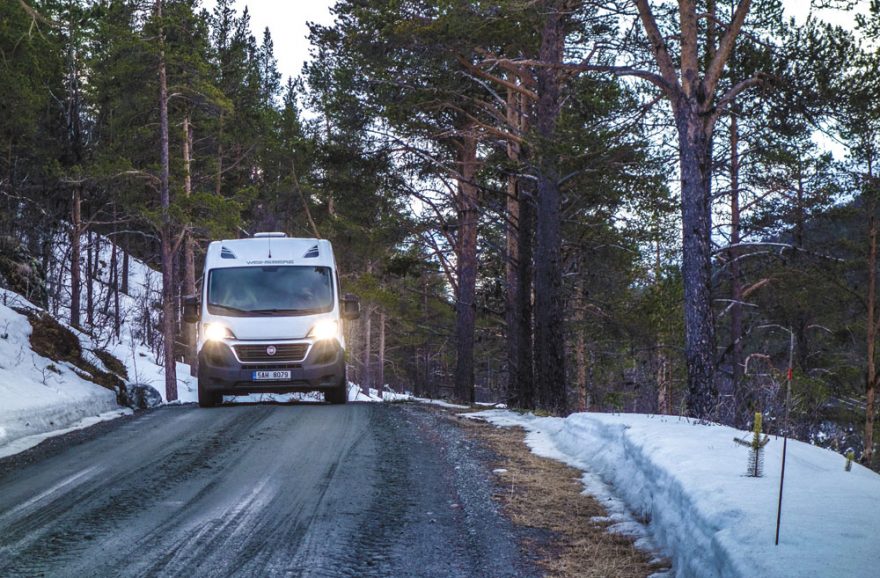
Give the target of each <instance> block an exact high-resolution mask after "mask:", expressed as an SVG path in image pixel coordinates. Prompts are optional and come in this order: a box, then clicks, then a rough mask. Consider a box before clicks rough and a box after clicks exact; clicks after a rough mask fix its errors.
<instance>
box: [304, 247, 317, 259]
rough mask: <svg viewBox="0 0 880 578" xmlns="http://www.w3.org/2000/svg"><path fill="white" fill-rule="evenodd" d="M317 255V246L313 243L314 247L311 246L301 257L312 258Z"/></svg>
mask: <svg viewBox="0 0 880 578" xmlns="http://www.w3.org/2000/svg"><path fill="white" fill-rule="evenodd" d="M317 256H318V246H317V245H315V246H314V247H312V248H311V249H309V250H308V251H306V254H305V255H303V259H314V258H315V257H317Z"/></svg>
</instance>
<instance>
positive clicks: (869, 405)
mask: <svg viewBox="0 0 880 578" xmlns="http://www.w3.org/2000/svg"><path fill="white" fill-rule="evenodd" d="M869 210H870V211H871V214H870V215H869V216H868V243H869V251H868V300H867V301H868V303H867V305H868V312H867V343H866V345H867V349H868V351H867V362H868V363H867V365H868V367H867V375H866V379H865V396H866V403H865V453H864V454H863V456H862V461H863V462H864V463H865V464H866V465H868V466H870V465H871V460H872V458H873V453H874V384H875V383H876V382H877V364H876V353H875V352H876V345H877V343H876V342H877V318H876V317H877V316H876V308H877V218H876V215H875V211H876V204H875V202H874V201H871V203H870V205H869Z"/></svg>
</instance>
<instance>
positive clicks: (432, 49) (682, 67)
mask: <svg viewBox="0 0 880 578" xmlns="http://www.w3.org/2000/svg"><path fill="white" fill-rule="evenodd" d="M822 4H825V5H829V4H832V5H833V4H835V3H834V2H828V1H826V2H823V3H822ZM839 4H840V5H841V6H840V7H843V8H845V7H846V4H847V3H845V2H841V3H839ZM333 10H334V14H335V23H334V24H333V25H331V26H318V25H313V26H311V34H310V40H311V43H312V55H313V58H312V60H311V61H310V62H309V63H308V64H307V65H306V66H305V68H304V69H303V71H302V74H301V75H300V76H299V77H297V78H282V77H281V75H280V74H279V72H278V69H277V66H276V55H275V53H274V49H273V42H272V36H271V34H270V32H269V30H268V29H267V30H265V31H261V32H260V33H259V34H258V35H256V36H255V35H254V33H253V32H252V30H251V26H250V20H249V16H248V12H247V9H246V8H245V7H244V6H243V5H241V6H237V5H235V3H234V2H233V1H231V0H219V1H218V2H217V3H216V5H214V6H213V7H212V8H211V9H210V10H206V9H205V8H203V7H202V6H201V5H200V4H199V2H198V1H196V0H165V1H162V0H156V1H153V0H151V1H149V2H147V1H139V0H92V1H90V0H29V1H23V0H2V1H0V87H2V93H0V202H2V212H0V234H2V243H0V245H2V256H0V272H2V274H3V278H4V282H5V284H6V285H7V286H9V287H11V288H13V289H15V290H17V291H19V292H22V293H25V294H26V295H27V296H28V297H30V298H31V299H32V300H34V301H36V302H38V303H40V304H41V305H43V306H46V307H48V308H50V309H51V310H52V311H54V312H56V313H59V315H63V316H64V317H65V318H66V320H67V321H69V322H70V324H71V325H73V326H75V327H78V328H80V329H82V330H83V331H86V332H89V331H93V330H94V328H95V327H96V325H98V324H104V325H106V324H115V331H116V333H117V334H119V333H120V331H122V329H123V328H120V324H121V321H120V316H119V311H118V299H116V300H115V303H116V305H115V307H116V310H115V314H114V298H113V296H114V294H115V295H117V296H118V295H119V293H120V292H122V293H125V292H127V283H128V259H129V258H130V257H131V256H134V257H137V258H139V259H142V260H144V261H146V262H147V263H149V264H151V265H152V266H154V267H155V268H156V269H157V270H160V271H161V272H162V275H163V278H164V283H163V286H162V287H161V288H157V289H156V295H155V300H154V301H153V302H152V304H151V307H153V308H154V309H155V310H156V311H158V312H159V314H158V315H156V316H155V317H154V316H151V315H149V314H146V315H144V317H143V319H142V320H140V321H137V320H132V321H128V322H129V323H140V325H141V326H140V327H139V332H138V335H139V336H140V338H141V339H142V340H144V342H145V343H146V342H148V343H149V344H151V345H153V346H154V348H155V350H156V351H157V353H158V354H159V356H160V359H167V358H168V357H169V356H174V357H176V358H178V359H181V360H187V361H190V362H192V360H193V351H192V349H193V343H194V331H195V328H194V326H189V325H186V324H183V323H182V322H181V321H180V309H181V300H182V297H183V296H185V295H189V294H195V293H196V292H197V291H196V287H198V283H199V278H200V275H201V271H200V268H201V261H202V257H203V251H204V248H205V247H206V246H207V243H208V242H209V241H210V240H213V239H218V238H237V237H244V236H247V235H248V234H251V233H254V232H257V231H275V230H277V231H284V232H286V233H287V234H289V235H291V236H308V237H311V236H320V237H322V238H327V239H330V240H331V241H332V242H333V244H334V247H335V252H336V256H337V260H338V262H339V266H340V270H341V274H342V282H343V286H344V289H345V291H347V292H352V293H355V294H357V295H358V296H359V297H360V299H361V302H362V307H363V312H362V316H361V319H360V320H359V321H357V322H352V323H349V324H348V325H347V328H346V331H347V335H348V342H349V362H350V370H349V376H350V378H351V379H352V380H353V381H355V382H357V383H360V384H361V385H362V386H365V387H366V386H370V387H381V386H383V385H385V384H387V386H389V387H391V388H393V389H395V390H407V391H412V392H413V393H415V394H416V395H420V396H431V397H439V396H443V397H449V398H453V399H457V400H460V401H500V402H505V403H508V404H510V405H511V406H514V407H519V408H524V409H538V410H543V411H547V412H550V413H555V414H565V413H568V412H571V411H578V410H587V409H588V410H600V411H632V412H659V413H674V414H690V415H693V416H695V417H697V418H700V419H710V420H714V421H721V422H724V423H729V424H734V425H737V426H747V425H748V424H749V423H750V420H751V419H752V417H751V416H753V415H754V412H755V411H761V412H764V414H765V419H764V422H765V424H769V428H770V430H771V431H779V430H780V428H782V427H784V426H783V423H782V419H783V415H784V413H785V411H784V408H785V405H786V398H787V394H786V392H787V387H788V385H789V377H790V378H791V379H790V385H791V398H790V400H789V408H790V412H791V419H792V424H791V426H790V427H791V429H792V431H793V432H794V433H795V435H797V436H798V437H800V438H802V439H809V440H812V441H814V442H816V443H822V444H823V445H828V446H832V447H835V448H836V449H838V450H839V451H845V450H846V449H848V448H853V449H855V450H856V452H857V453H858V454H859V455H860V456H861V457H862V459H863V460H864V461H866V462H868V463H871V462H872V459H873V455H872V453H873V452H872V449H873V431H874V423H873V416H874V413H875V407H874V397H873V396H874V394H873V391H874V387H875V384H876V381H877V379H878V376H877V370H876V367H875V364H876V341H877V330H878V326H880V312H878V307H877V304H876V293H877V287H876V285H877V283H876V278H877V226H878V225H877V216H878V211H877V201H878V187H877V176H876V175H875V173H876V172H877V168H876V166H875V165H876V154H875V153H876V152H877V150H878V148H877V147H878V144H880V108H878V103H880V99H878V94H880V77H878V62H880V58H878V53H877V52H876V51H875V49H874V48H873V47H874V46H876V44H877V40H878V36H880V12H878V5H877V4H876V3H872V5H871V10H870V11H869V13H868V15H867V16H864V17H859V18H858V19H856V18H855V17H853V25H852V26H851V27H850V28H849V29H846V30H845V29H841V28H836V27H833V26H830V25H828V24H825V23H823V22H822V21H821V20H818V19H815V18H809V19H808V20H806V21H805V22H802V23H796V22H794V21H793V20H789V19H787V18H786V17H785V16H784V14H783V10H782V6H781V4H780V2H778V1H774V0H755V1H751V2H749V1H745V0H740V1H732V0H731V1H723V0H718V1H715V0H700V1H688V0H682V1H681V2H678V3H670V2H647V1H645V0H634V1H626V0H619V1H614V0H609V1H588V0H583V1H574V0H546V1H527V0H503V1H497V2H481V1H475V2H464V1H457V0H443V1H438V0H371V1H360V0H340V1H339V2H337V4H336V6H335V7H334V9H333ZM819 143H830V145H829V146H830V147H831V149H833V150H835V151H837V156H836V157H835V156H832V154H831V152H830V149H829V146H821V145H820V144H819ZM108 242H110V243H112V252H111V258H110V261H109V262H100V261H101V260H102V259H103V257H102V255H106V250H105V251H104V252H103V253H102V252H101V251H102V250H101V244H102V243H105V244H106V243H108ZM105 249H106V247H105ZM99 262H100V263H99ZM23 266H26V267H27V268H29V269H28V271H27V272H26V274H22V270H21V268H22V267H23ZM99 266H101V267H110V268H111V269H112V271H114V274H113V275H112V276H111V282H110V284H109V285H108V286H107V287H106V288H105V291H104V292H103V293H101V292H98V293H95V292H94V291H93V290H92V283H90V282H87V281H88V280H89V279H97V278H99V277H100V276H99V275H97V274H96V271H97V269H98V267H99ZM49 272H53V273H52V274H49ZM53 275H55V277H53ZM65 276H69V277H70V279H71V280H72V282H71V283H62V282H61V280H62V279H64V278H65ZM93 293H94V294H93ZM172 365H173V364H172ZM169 367H170V366H169ZM789 368H791V370H789ZM169 374H173V371H169ZM169 379H171V380H172V381H171V383H173V376H172V377H171V378H169Z"/></svg>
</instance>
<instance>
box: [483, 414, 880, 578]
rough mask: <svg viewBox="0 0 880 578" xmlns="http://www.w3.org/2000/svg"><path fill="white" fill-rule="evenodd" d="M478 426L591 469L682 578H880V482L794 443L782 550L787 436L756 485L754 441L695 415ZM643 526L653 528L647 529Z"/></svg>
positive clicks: (776, 441)
mask: <svg viewBox="0 0 880 578" xmlns="http://www.w3.org/2000/svg"><path fill="white" fill-rule="evenodd" d="M465 415H467V417H474V418H478V419H485V420H487V421H489V422H491V423H493V424H496V425H498V426H521V427H523V428H525V429H526V430H527V432H528V434H527V437H526V442H527V443H528V444H529V446H530V447H531V448H532V451H534V452H535V453H536V454H538V455H541V456H545V457H549V458H553V459H557V460H560V461H563V462H565V463H567V464H569V465H571V466H573V467H576V468H578V469H580V470H582V471H584V472H585V474H584V477H583V482H584V485H585V488H586V489H585V491H586V492H588V493H592V494H594V495H597V497H598V498H599V499H600V501H602V502H603V503H605V505H606V506H607V509H608V510H609V517H610V519H611V520H612V521H617V522H619V526H618V527H617V529H618V530H621V531H625V532H629V533H635V534H636V535H637V536H641V540H642V541H643V545H644V546H646V547H648V548H650V547H652V546H654V547H659V548H660V549H661V550H662V551H663V553H664V554H665V555H668V556H669V557H670V558H671V559H672V561H673V569H674V572H675V573H676V575H677V576H699V577H701V578H702V577H714V576H719V577H721V576H723V577H739V576H742V577H746V576H748V577H751V576H774V577H777V576H778V577H787V576H790V577H792V578H802V577H805V576H847V577H851V578H855V577H862V576H864V577H866V578H867V577H873V576H877V575H878V572H880V549H878V548H877V547H876V546H877V545H876V542H877V534H878V531H880V475H878V474H876V473H874V472H872V471H871V470H869V469H867V468H865V467H863V466H861V465H858V464H853V465H852V470H851V471H846V469H845V464H846V459H845V458H844V457H843V456H841V455H840V454H837V453H835V452H832V451H830V450H826V449H822V448H818V447H815V446H811V445H809V444H805V443H802V442H798V441H794V440H789V441H788V450H787V458H786V465H785V486H784V493H783V504H782V525H781V532H780V539H779V545H778V546H776V545H774V538H775V530H776V513H777V503H778V498H779V485H780V484H779V482H780V473H781V458H782V447H783V440H782V438H776V437H771V441H770V443H769V444H768V445H767V446H766V448H765V458H764V472H763V473H764V475H763V477H760V478H754V477H748V476H746V469H747V464H748V458H749V449H748V448H744V447H742V446H740V445H738V444H736V443H735V442H734V441H733V440H734V438H735V437H736V438H739V439H750V436H751V434H750V433H749V432H743V431H739V430H735V429H733V428H730V427H726V426H720V425H714V424H709V425H706V424H698V423H695V422H693V421H691V420H688V419H686V418H679V417H669V416H651V415H639V414H596V413H578V414H573V415H571V416H569V417H568V418H552V417H535V416H534V415H531V414H527V415H521V414H517V413H514V412H510V411H505V410H488V411H483V412H479V413H475V414H465ZM639 521H642V522H644V524H640V523H639Z"/></svg>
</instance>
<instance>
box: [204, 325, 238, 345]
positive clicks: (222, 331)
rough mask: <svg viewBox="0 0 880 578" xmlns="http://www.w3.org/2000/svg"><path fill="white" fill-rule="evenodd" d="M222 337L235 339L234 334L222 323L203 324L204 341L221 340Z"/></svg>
mask: <svg viewBox="0 0 880 578" xmlns="http://www.w3.org/2000/svg"><path fill="white" fill-rule="evenodd" d="M223 339H235V335H234V334H233V333H232V331H230V329H229V328H228V327H226V326H225V325H223V324H222V323H208V324H207V325H205V341H221V340H223Z"/></svg>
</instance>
